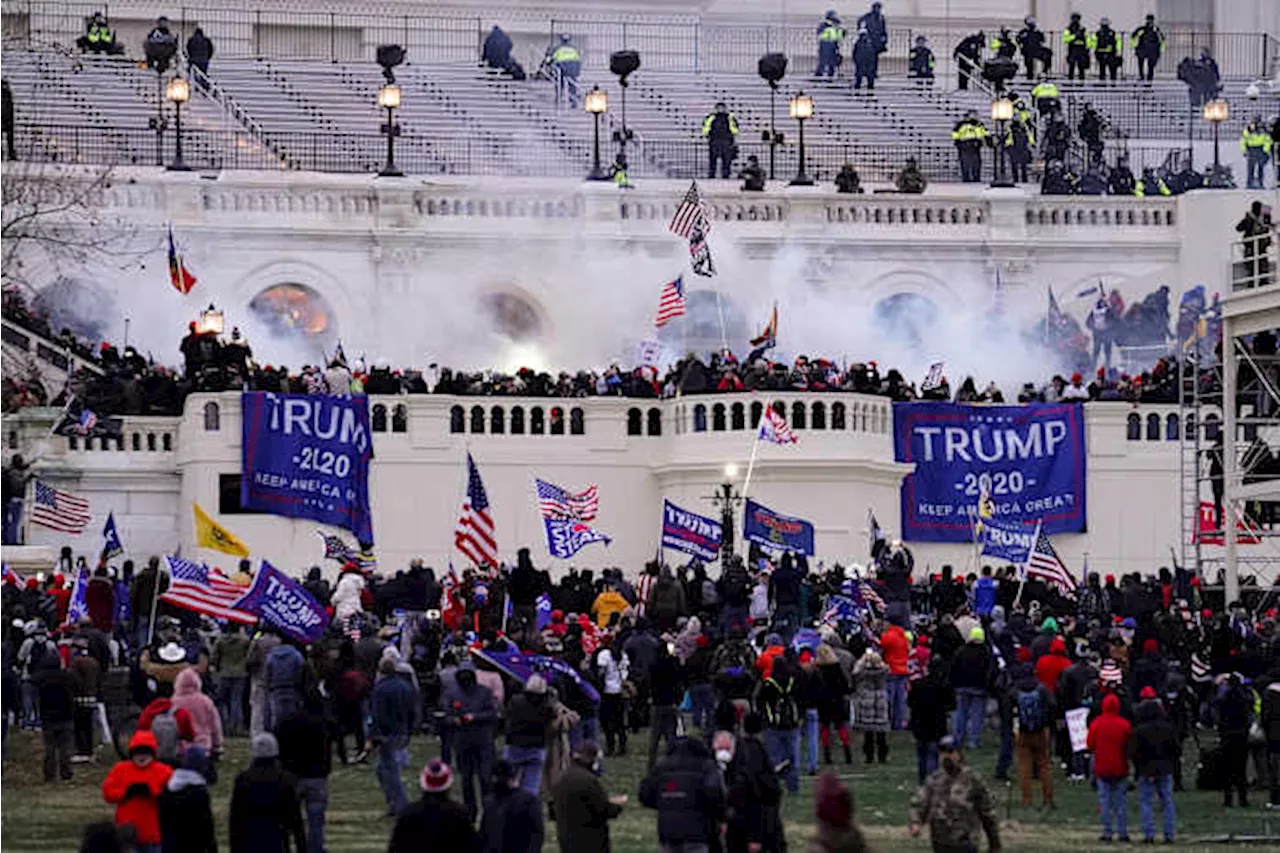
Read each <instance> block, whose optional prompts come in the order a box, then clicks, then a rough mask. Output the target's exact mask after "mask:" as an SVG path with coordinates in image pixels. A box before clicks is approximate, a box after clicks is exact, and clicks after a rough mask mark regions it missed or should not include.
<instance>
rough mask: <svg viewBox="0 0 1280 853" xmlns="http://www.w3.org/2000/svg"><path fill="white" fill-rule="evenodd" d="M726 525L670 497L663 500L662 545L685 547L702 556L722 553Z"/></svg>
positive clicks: (684, 549)
mask: <svg viewBox="0 0 1280 853" xmlns="http://www.w3.org/2000/svg"><path fill="white" fill-rule="evenodd" d="M723 535H724V528H723V526H721V524H720V522H718V521H716V520H715V519H711V518H707V517H706V516H705V515H698V514H697V513H694V512H689V511H688V510H687V509H681V508H680V507H678V506H676V505H675V504H673V503H672V502H671V501H668V500H664V501H663V502H662V547H663V548H670V549H672V550H673V551H683V552H684V553H686V554H691V555H693V556H694V557H697V558H698V559H700V560H714V559H716V557H718V556H719V555H720V539H721V538H722V537H723Z"/></svg>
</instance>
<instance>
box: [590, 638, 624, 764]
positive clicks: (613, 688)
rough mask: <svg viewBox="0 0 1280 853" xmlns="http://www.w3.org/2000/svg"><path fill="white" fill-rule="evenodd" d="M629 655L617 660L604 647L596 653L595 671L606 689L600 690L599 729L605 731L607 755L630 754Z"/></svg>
mask: <svg viewBox="0 0 1280 853" xmlns="http://www.w3.org/2000/svg"><path fill="white" fill-rule="evenodd" d="M627 670H628V661H627V656H626V655H625V654H623V653H621V652H618V653H617V656H616V657H615V654H614V651H613V649H611V648H609V647H608V646H605V647H604V648H602V649H600V651H599V652H598V653H597V654H596V672H597V673H598V675H599V677H600V683H601V685H602V687H603V689H602V690H601V691H600V727H601V728H602V729H604V739H605V755H626V754H627V698H626V693H625V686H624V685H625V684H626V681H627V674H628V672H627Z"/></svg>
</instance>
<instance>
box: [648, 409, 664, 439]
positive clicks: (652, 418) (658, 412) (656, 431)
mask: <svg viewBox="0 0 1280 853" xmlns="http://www.w3.org/2000/svg"><path fill="white" fill-rule="evenodd" d="M649 435H654V436H658V435H662V409H657V408H654V409H650V410H649Z"/></svg>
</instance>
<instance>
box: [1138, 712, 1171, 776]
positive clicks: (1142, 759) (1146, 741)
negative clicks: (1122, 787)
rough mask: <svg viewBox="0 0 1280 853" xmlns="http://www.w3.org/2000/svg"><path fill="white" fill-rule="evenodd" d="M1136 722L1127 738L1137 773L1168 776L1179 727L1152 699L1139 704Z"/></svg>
mask: <svg viewBox="0 0 1280 853" xmlns="http://www.w3.org/2000/svg"><path fill="white" fill-rule="evenodd" d="M1137 715H1138V725H1137V726H1135V727H1134V729H1133V736H1132V737H1131V738H1129V758H1130V759H1131V760H1132V761H1133V767H1134V772H1135V773H1137V775H1138V776H1139V777H1150V776H1168V775H1171V774H1172V773H1173V762H1174V759H1175V758H1177V755H1178V731H1177V729H1175V728H1174V727H1173V723H1171V722H1170V721H1169V718H1168V716H1166V715H1165V713H1164V712H1163V711H1161V710H1160V708H1159V706H1157V705H1156V703H1154V702H1144V703H1142V704H1141V705H1139V706H1138V711H1137Z"/></svg>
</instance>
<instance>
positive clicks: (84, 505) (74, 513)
mask: <svg viewBox="0 0 1280 853" xmlns="http://www.w3.org/2000/svg"><path fill="white" fill-rule="evenodd" d="M92 517H93V516H91V515H90V514H89V502H88V501H87V500H85V499H84V498H82V497H79V496H77V495H73V494H71V493H70V492H63V491H59V490H58V489H55V488H54V487H53V486H50V485H49V484H48V483H43V482H41V481H40V480H36V500H35V505H34V506H33V507H32V508H31V523H32V524H39V525H40V526H41V527H48V528H49V529H51V530H58V531H61V532H62V533H83V532H84V529H85V527H87V526H88V524H89V519H90V518H92Z"/></svg>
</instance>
